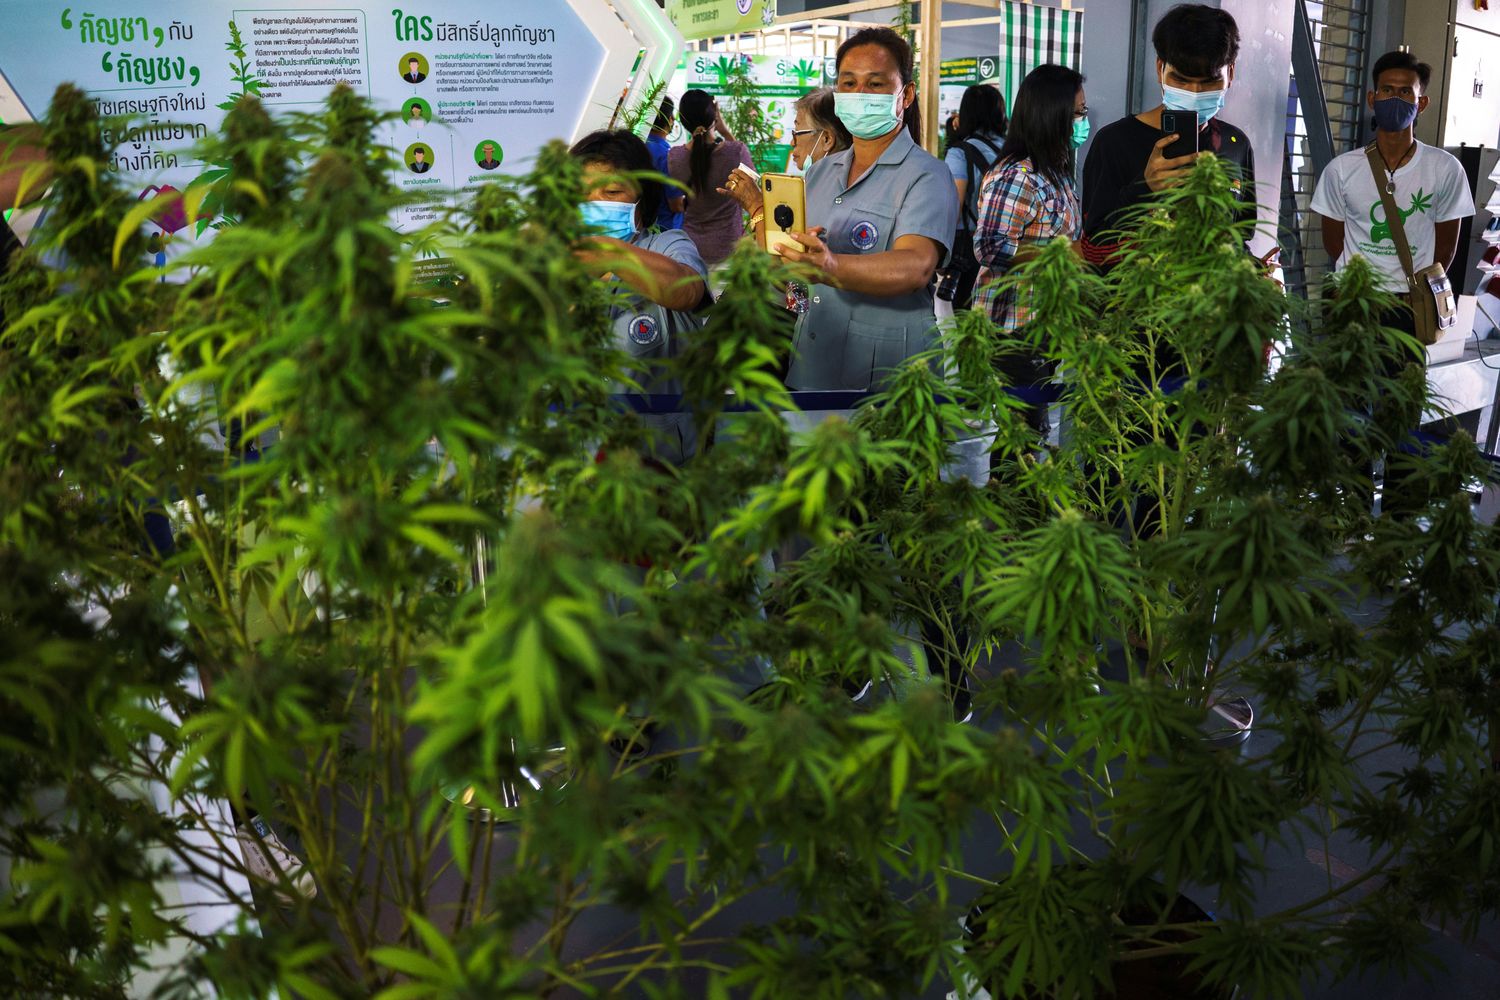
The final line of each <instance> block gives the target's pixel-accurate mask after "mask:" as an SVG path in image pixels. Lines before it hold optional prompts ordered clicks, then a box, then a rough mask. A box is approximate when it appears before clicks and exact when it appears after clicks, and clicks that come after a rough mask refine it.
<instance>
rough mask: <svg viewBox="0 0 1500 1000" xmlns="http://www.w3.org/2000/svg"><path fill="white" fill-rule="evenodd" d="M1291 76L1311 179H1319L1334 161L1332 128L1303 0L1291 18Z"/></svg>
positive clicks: (1298, 3)
mask: <svg viewBox="0 0 1500 1000" xmlns="http://www.w3.org/2000/svg"><path fill="white" fill-rule="evenodd" d="M1292 75H1293V76H1295V77H1296V78H1297V97H1298V98H1299V99H1300V102H1301V104H1302V121H1303V123H1304V124H1305V125H1306V126H1307V151H1308V155H1309V156H1310V157H1311V158H1312V168H1313V175H1314V176H1321V175H1322V173H1323V170H1324V168H1326V167H1327V166H1328V164H1329V163H1330V162H1331V161H1332V160H1333V126H1332V125H1330V124H1329V121H1328V105H1327V104H1326V103H1324V96H1323V78H1322V75H1321V74H1320V73H1319V72H1318V54H1317V51H1316V50H1315V49H1314V48H1313V37H1312V22H1311V21H1309V20H1308V18H1307V3H1306V0H1297V9H1296V10H1295V11H1294V12H1293V14H1292Z"/></svg>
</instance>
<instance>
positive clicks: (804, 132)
mask: <svg viewBox="0 0 1500 1000" xmlns="http://www.w3.org/2000/svg"><path fill="white" fill-rule="evenodd" d="M816 131H818V130H817V129H815V128H794V129H792V140H793V141H794V142H795V141H796V139H797V137H798V136H799V135H812V134H813V133H814V132H816Z"/></svg>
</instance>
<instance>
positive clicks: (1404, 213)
mask: <svg viewBox="0 0 1500 1000" xmlns="http://www.w3.org/2000/svg"><path fill="white" fill-rule="evenodd" d="M1371 77H1372V80H1371V82H1372V84H1373V87H1372V89H1371V90H1370V92H1369V93H1368V94H1367V95H1366V97H1365V101H1366V103H1367V104H1368V105H1369V107H1370V110H1371V111H1373V112H1374V114H1375V149H1376V151H1377V152H1378V153H1379V154H1380V162H1381V167H1382V170H1381V173H1382V174H1383V177H1382V180H1383V181H1384V183H1385V185H1386V186H1387V188H1388V189H1389V192H1390V194H1391V195H1392V196H1393V197H1394V199H1395V202H1396V210H1397V211H1398V212H1399V213H1400V214H1401V219H1400V220H1399V221H1400V224H1401V226H1402V228H1403V229H1404V230H1405V232H1406V241H1407V244H1408V246H1409V247H1410V248H1411V262H1412V267H1413V269H1414V270H1421V269H1422V268H1424V267H1426V266H1428V265H1429V264H1433V263H1437V264H1442V265H1443V266H1444V267H1448V266H1449V265H1450V264H1452V263H1453V257H1454V254H1455V253H1456V252H1457V250H1458V227H1459V222H1460V220H1462V219H1463V218H1464V217H1465V216H1470V215H1473V214H1474V199H1473V195H1472V194H1471V193H1470V191H1469V180H1468V177H1467V176H1465V174H1464V168H1463V165H1462V164H1460V163H1459V162H1458V159H1457V158H1456V157H1455V156H1453V154H1451V153H1449V152H1447V151H1446V150H1443V149H1439V148H1437V147H1436V146H1428V145H1426V144H1425V143H1421V142H1418V141H1417V139H1416V136H1415V134H1414V132H1415V129H1416V124H1417V116H1418V115H1420V114H1421V113H1422V112H1423V111H1425V110H1427V82H1428V80H1429V79H1431V77H1432V67H1431V66H1429V65H1427V64H1426V63H1424V62H1418V61H1417V58H1416V57H1415V56H1413V55H1412V54H1411V53H1410V52H1387V53H1386V54H1385V55H1383V56H1381V57H1380V58H1379V59H1377V60H1376V61H1375V68H1374V70H1373V72H1372V73H1371ZM1382 202H1383V199H1382V198H1381V192H1380V190H1379V189H1378V188H1377V187H1376V186H1375V172H1374V171H1373V170H1371V169H1370V159H1369V155H1368V154H1367V153H1366V152H1365V150H1364V149H1356V150H1353V151H1351V152H1348V153H1344V154H1342V155H1341V156H1337V157H1335V158H1334V160H1333V162H1332V163H1330V164H1328V167H1327V169H1326V170H1324V171H1323V176H1321V177H1319V178H1318V188H1317V190H1316V191H1314V192H1313V198H1312V210H1313V211H1314V212H1317V213H1318V215H1319V216H1321V217H1322V229H1323V247H1324V249H1326V250H1327V251H1328V256H1329V257H1330V258H1332V259H1333V261H1334V263H1335V265H1336V266H1337V267H1343V266H1344V265H1346V264H1348V263H1349V261H1350V259H1352V258H1353V257H1354V256H1355V255H1356V254H1357V255H1359V256H1361V257H1363V258H1365V260H1367V261H1368V262H1369V263H1370V264H1371V266H1373V267H1374V268H1375V271H1376V273H1377V274H1379V275H1380V280H1381V286H1382V287H1383V288H1385V290H1386V291H1388V292H1393V293H1395V294H1397V295H1400V296H1403V297H1404V296H1405V295H1406V294H1407V293H1409V292H1410V291H1411V288H1410V285H1409V284H1408V283H1407V280H1406V272H1405V269H1404V267H1403V265H1402V263H1401V259H1400V255H1399V253H1398V252H1397V249H1396V243H1395V239H1394V234H1393V232H1392V223H1393V222H1394V221H1396V220H1392V219H1388V218H1386V217H1385V215H1386V213H1385V208H1384V205H1383V203H1382ZM1391 320H1392V321H1391V323H1390V324H1389V325H1392V326H1396V327H1397V328H1399V329H1404V330H1406V331H1407V332H1408V333H1410V332H1412V322H1411V313H1410V312H1409V311H1405V310H1403V311H1401V312H1400V314H1399V315H1396V316H1393V317H1391Z"/></svg>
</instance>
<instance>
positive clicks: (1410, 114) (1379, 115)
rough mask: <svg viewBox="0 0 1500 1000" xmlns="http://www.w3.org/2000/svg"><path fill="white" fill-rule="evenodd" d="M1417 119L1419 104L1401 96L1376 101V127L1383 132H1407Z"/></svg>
mask: <svg viewBox="0 0 1500 1000" xmlns="http://www.w3.org/2000/svg"><path fill="white" fill-rule="evenodd" d="M1416 120H1417V105H1416V103H1415V102H1414V101H1405V100H1402V99H1401V98H1399V97H1387V98H1384V99H1383V100H1379V101H1376V102H1375V127H1376V128H1378V129H1380V131H1382V132H1405V131H1406V130H1407V129H1409V128H1411V124H1412V122H1414V121H1416Z"/></svg>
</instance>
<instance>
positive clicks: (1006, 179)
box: [974, 64, 1089, 436]
mask: <svg viewBox="0 0 1500 1000" xmlns="http://www.w3.org/2000/svg"><path fill="white" fill-rule="evenodd" d="M1088 135H1089V109H1088V105H1087V103H1086V101H1085V97H1084V93H1083V76H1082V75H1081V74H1079V72H1078V71H1077V70H1073V69H1069V68H1068V67H1066V66H1055V65H1051V64H1048V65H1044V66H1038V67H1037V68H1036V69H1034V70H1032V71H1031V72H1030V73H1028V74H1026V79H1024V80H1022V81H1021V87H1020V89H1019V90H1018V91H1017V92H1016V106H1015V114H1014V117H1013V118H1012V119H1011V122H1010V130H1009V131H1008V132H1007V133H1006V136H1005V144H1004V145H1003V146H1002V147H1001V148H1000V155H999V158H998V159H997V160H996V162H995V166H994V168H993V169H991V170H990V172H989V173H987V174H985V176H984V181H983V183H982V184H981V185H980V196H979V215H978V218H977V221H976V224H975V227H974V256H975V258H976V259H977V260H978V261H979V265H980V268H981V270H980V272H979V282H978V284H977V286H976V289H977V290H976V292H975V295H974V308H975V309H983V310H985V311H986V312H988V313H989V315H990V318H991V319H992V320H994V321H995V325H996V326H998V327H999V328H1000V338H1001V340H1002V341H1004V340H1015V339H1016V337H1017V335H1018V331H1019V330H1020V329H1021V327H1023V326H1025V325H1026V321H1027V319H1028V317H1029V315H1030V312H1031V303H1030V299H1029V296H1028V295H1027V291H1026V290H1025V289H1016V288H1009V287H1005V286H1003V284H997V282H1000V279H1002V278H1004V277H1005V275H1007V274H1008V273H1010V270H1011V268H1013V267H1015V266H1016V265H1017V264H1019V263H1021V262H1022V261H1024V260H1026V259H1027V258H1028V257H1031V256H1033V255H1034V254H1035V253H1036V252H1037V251H1038V250H1039V249H1040V248H1041V246H1042V244H1044V243H1048V242H1050V241H1052V240H1054V239H1057V238H1059V237H1061V238H1063V239H1067V240H1076V239H1077V238H1078V233H1079V229H1080V228H1081V226H1082V224H1083V211H1082V208H1081V206H1080V205H1079V202H1078V186H1077V185H1076V184H1075V183H1074V180H1073V172H1074V169H1075V164H1074V157H1075V156H1076V155H1077V151H1078V148H1079V147H1080V146H1082V145H1083V144H1084V142H1085V141H1087V139H1088ZM998 367H999V368H1000V370H1001V371H1002V372H1004V373H1005V376H1006V378H1007V381H1009V382H1010V383H1011V384H1012V385H1015V386H1022V387H1035V386H1038V385H1040V384H1041V383H1042V382H1044V381H1046V379H1047V378H1048V377H1049V376H1050V375H1051V372H1050V371H1049V370H1048V368H1047V367H1046V364H1045V362H1044V360H1043V359H1042V358H1040V357H1036V356H1032V355H1031V354H1029V353H1028V354H1012V355H1007V356H1005V357H1003V358H1001V359H1000V361H999V365H998ZM1026 413H1027V421H1028V423H1030V424H1031V426H1032V428H1033V429H1034V430H1036V431H1037V432H1038V433H1039V434H1041V435H1044V436H1045V434H1046V433H1047V408H1046V407H1045V406H1037V405H1032V406H1029V407H1028V408H1027V411H1026Z"/></svg>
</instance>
